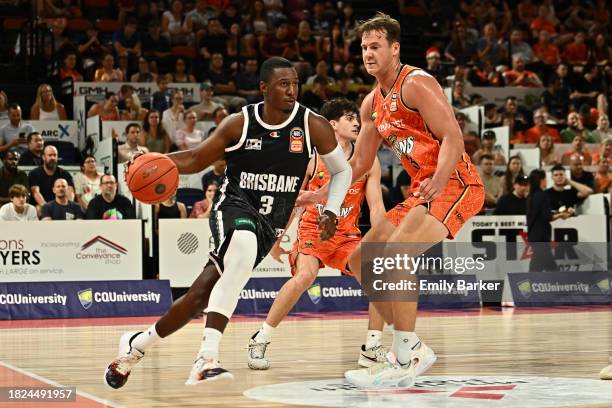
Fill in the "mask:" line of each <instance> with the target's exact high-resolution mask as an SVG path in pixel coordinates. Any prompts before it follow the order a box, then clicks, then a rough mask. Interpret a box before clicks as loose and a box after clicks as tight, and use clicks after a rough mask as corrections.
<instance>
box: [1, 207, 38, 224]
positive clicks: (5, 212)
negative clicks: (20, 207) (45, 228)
mask: <svg viewBox="0 0 612 408" xmlns="http://www.w3.org/2000/svg"><path fill="white" fill-rule="evenodd" d="M0 220H2V221H38V215H37V214H36V208H35V207H34V206H33V205H31V204H28V203H26V204H25V210H24V212H23V213H21V214H20V213H18V212H17V211H15V206H14V205H13V203H6V204H4V205H3V206H2V207H1V208H0Z"/></svg>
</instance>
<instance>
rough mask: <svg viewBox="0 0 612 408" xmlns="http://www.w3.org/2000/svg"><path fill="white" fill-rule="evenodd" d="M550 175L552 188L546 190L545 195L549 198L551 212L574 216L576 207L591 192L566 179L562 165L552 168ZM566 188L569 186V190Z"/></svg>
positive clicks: (591, 191) (588, 188) (587, 188)
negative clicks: (566, 212) (565, 212)
mask: <svg viewBox="0 0 612 408" xmlns="http://www.w3.org/2000/svg"><path fill="white" fill-rule="evenodd" d="M551 173H552V179H553V186H552V187H551V188H549V189H548V190H546V193H547V194H548V196H549V197H550V202H551V208H552V210H553V211H559V212H564V211H568V212H569V213H570V214H574V213H575V212H576V206H577V205H578V204H580V203H581V202H582V200H584V199H585V198H587V197H588V196H589V195H591V194H593V190H592V189H591V188H590V187H588V186H585V185H584V184H581V183H578V182H575V181H573V180H571V179H568V178H567V176H566V175H565V167H563V166H562V165H556V166H554V167H553V168H552V169H551ZM567 186H569V189H568V188H566V187H567Z"/></svg>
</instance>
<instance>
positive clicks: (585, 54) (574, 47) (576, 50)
mask: <svg viewBox="0 0 612 408" xmlns="http://www.w3.org/2000/svg"><path fill="white" fill-rule="evenodd" d="M585 38H586V35H585V34H584V31H579V32H577V33H576V34H575V35H574V41H572V42H571V43H569V44H567V45H566V46H565V48H564V49H563V60H564V61H565V62H566V63H568V64H569V65H585V64H586V63H587V60H588V58H589V49H588V47H587V45H586V44H585Z"/></svg>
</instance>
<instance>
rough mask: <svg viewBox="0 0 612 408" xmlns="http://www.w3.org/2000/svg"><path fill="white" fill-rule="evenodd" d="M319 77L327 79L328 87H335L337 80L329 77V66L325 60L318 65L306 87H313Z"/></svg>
mask: <svg viewBox="0 0 612 408" xmlns="http://www.w3.org/2000/svg"><path fill="white" fill-rule="evenodd" d="M317 77H319V78H323V79H325V81H326V85H334V84H335V83H336V79H335V78H333V77H332V76H330V75H329V65H327V62H325V61H323V60H321V61H319V62H318V63H317V65H316V66H315V73H314V75H311V76H309V77H308V79H307V80H306V85H312V84H313V83H314V81H315V79H316V78H317Z"/></svg>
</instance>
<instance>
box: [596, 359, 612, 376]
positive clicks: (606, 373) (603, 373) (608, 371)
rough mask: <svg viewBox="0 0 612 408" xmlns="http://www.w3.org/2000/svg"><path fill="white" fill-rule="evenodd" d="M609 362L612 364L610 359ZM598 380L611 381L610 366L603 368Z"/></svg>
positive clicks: (611, 372) (611, 369)
mask: <svg viewBox="0 0 612 408" xmlns="http://www.w3.org/2000/svg"><path fill="white" fill-rule="evenodd" d="M610 362H611V363H612V358H611V359H610ZM599 378H601V379H602V380H612V364H611V365H609V366H607V367H604V369H603V370H601V372H600V373H599Z"/></svg>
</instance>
